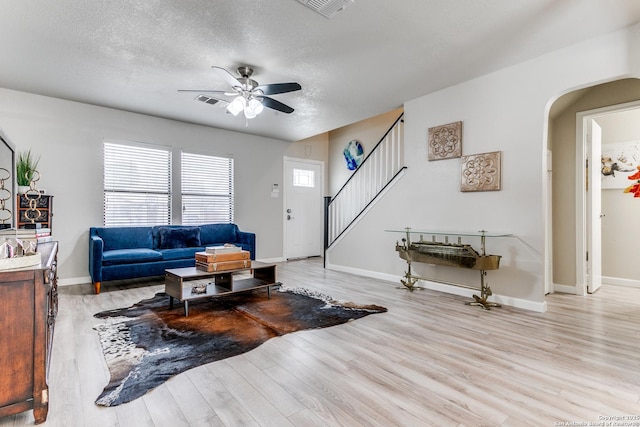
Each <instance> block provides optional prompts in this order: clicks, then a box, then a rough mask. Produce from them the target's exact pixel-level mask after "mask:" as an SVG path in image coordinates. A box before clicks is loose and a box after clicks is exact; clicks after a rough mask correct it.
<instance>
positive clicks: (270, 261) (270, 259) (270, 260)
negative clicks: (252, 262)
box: [256, 257, 285, 264]
mask: <svg viewBox="0 0 640 427" xmlns="http://www.w3.org/2000/svg"><path fill="white" fill-rule="evenodd" d="M256 261H258V262H264V263H266V264H273V263H275V262H284V261H285V259H284V258H283V257H278V258H265V259H257V260H256Z"/></svg>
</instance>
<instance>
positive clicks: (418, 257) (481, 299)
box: [385, 227, 512, 310]
mask: <svg viewBox="0 0 640 427" xmlns="http://www.w3.org/2000/svg"><path fill="white" fill-rule="evenodd" d="M385 231H386V232H389V233H402V234H404V237H403V238H402V240H401V242H402V243H400V242H399V241H396V251H397V252H398V255H399V256H400V258H402V259H403V260H405V261H406V262H407V271H406V272H405V275H404V276H403V279H401V280H400V282H401V283H402V285H403V286H404V288H406V289H408V290H409V291H413V290H415V289H422V288H421V287H419V286H416V282H417V281H418V280H420V279H421V277H418V276H415V275H414V274H413V273H412V272H411V263H412V262H420V263H425V264H432V265H444V266H448V267H458V268H466V269H471V270H479V271H480V295H479V296H478V295H473V298H474V301H472V302H468V303H467V304H469V305H477V306H481V307H482V308H484V309H486V310H490V309H491V307H500V304H498V303H495V302H491V301H488V300H487V298H488V297H489V296H491V295H492V292H491V288H490V287H489V286H488V285H487V284H486V282H485V276H486V274H487V270H497V269H498V268H499V267H500V258H501V256H500V255H488V254H487V253H486V239H487V238H494V237H510V236H512V234H509V233H489V232H487V231H485V230H480V231H478V232H455V231H454V232H448V231H426V230H424V231H423V230H417V229H416V230H414V229H412V228H409V227H407V228H404V229H402V230H385ZM425 236H427V237H428V238H427V239H425ZM429 237H430V239H429ZM463 237H479V238H480V251H479V252H478V251H476V250H475V249H474V248H473V247H472V246H471V245H469V244H464V243H462V238H463ZM450 240H454V241H453V242H452V241H450Z"/></svg>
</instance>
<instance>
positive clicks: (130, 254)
mask: <svg viewBox="0 0 640 427" xmlns="http://www.w3.org/2000/svg"><path fill="white" fill-rule="evenodd" d="M160 260H162V254H161V253H160V252H158V251H154V250H153V249H142V248H140V249H114V250H111V251H104V253H103V254H102V265H118V264H134V263H138V262H151V261H160Z"/></svg>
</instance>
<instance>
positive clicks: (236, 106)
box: [227, 96, 244, 116]
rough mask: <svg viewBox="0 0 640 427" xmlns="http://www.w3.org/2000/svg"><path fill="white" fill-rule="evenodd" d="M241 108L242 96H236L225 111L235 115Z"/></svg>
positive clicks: (242, 108)
mask: <svg viewBox="0 0 640 427" xmlns="http://www.w3.org/2000/svg"><path fill="white" fill-rule="evenodd" d="M242 110H244V97H242V96H237V97H236V98H235V99H234V100H233V101H231V102H230V103H229V105H228V106H227V111H228V112H230V113H231V114H233V115H234V116H237V115H238V114H239V113H240V111H242Z"/></svg>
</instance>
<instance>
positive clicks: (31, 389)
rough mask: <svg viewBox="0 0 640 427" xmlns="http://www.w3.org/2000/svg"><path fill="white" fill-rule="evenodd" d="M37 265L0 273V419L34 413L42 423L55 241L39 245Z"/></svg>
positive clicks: (53, 308)
mask: <svg viewBox="0 0 640 427" xmlns="http://www.w3.org/2000/svg"><path fill="white" fill-rule="evenodd" d="M38 253H39V254H40V256H41V262H40V264H39V265H37V266H33V267H29V268H21V269H15V270H8V271H0V330H2V333H1V334H0V372H2V375H0V417H4V416H7V415H12V414H17V413H19V412H23V411H26V410H29V409H33V416H34V418H35V423H36V424H40V423H42V422H44V421H45V420H46V419H47V412H48V408H49V389H48V385H47V381H48V373H49V366H50V359H51V346H52V344H53V331H54V325H55V320H56V315H57V313H58V288H57V286H58V285H57V281H58V276H57V253H58V244H57V243H56V242H50V243H43V244H41V245H39V246H38Z"/></svg>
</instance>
